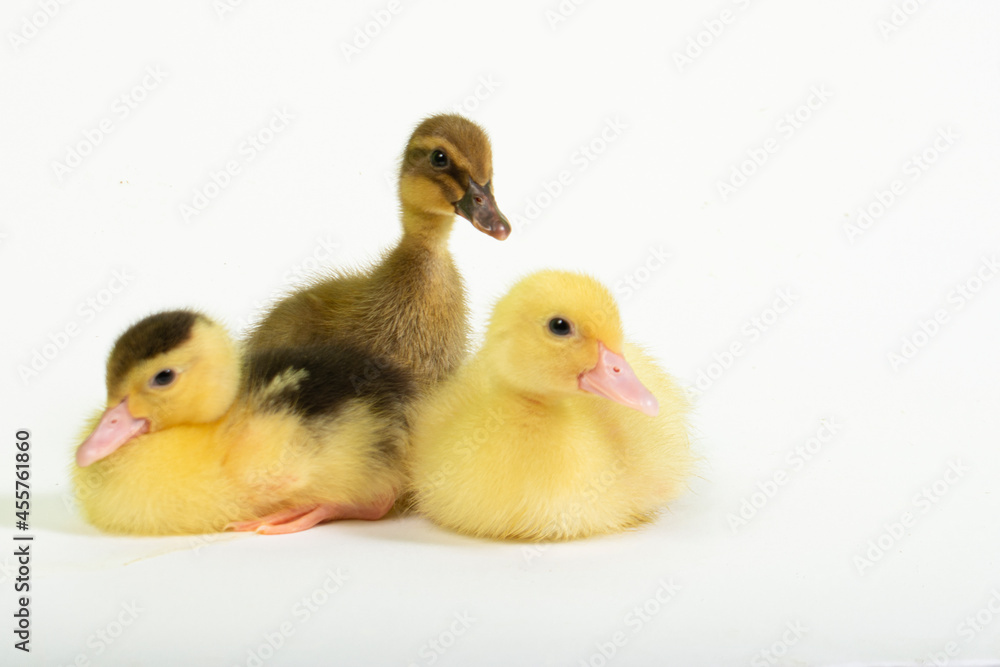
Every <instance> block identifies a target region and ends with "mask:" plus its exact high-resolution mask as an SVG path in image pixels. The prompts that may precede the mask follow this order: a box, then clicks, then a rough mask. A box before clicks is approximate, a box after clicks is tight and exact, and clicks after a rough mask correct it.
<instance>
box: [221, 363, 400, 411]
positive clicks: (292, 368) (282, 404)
mask: <svg viewBox="0 0 1000 667" xmlns="http://www.w3.org/2000/svg"><path fill="white" fill-rule="evenodd" d="M243 371H244V372H243V380H242V382H243V386H242V388H241V393H242V394H243V396H244V397H245V398H247V399H249V400H251V401H253V402H255V403H256V402H257V401H259V400H260V397H261V394H262V392H263V391H264V390H265V389H266V388H267V387H268V386H269V385H270V384H271V383H272V382H273V381H274V380H275V379H276V378H279V377H281V376H282V375H284V374H286V373H296V374H297V375H299V376H301V377H300V379H299V381H298V382H296V383H292V384H290V385H289V386H288V387H285V388H283V389H281V390H280V391H279V392H277V393H276V394H275V395H273V396H270V397H268V401H267V402H266V403H265V404H264V405H262V406H260V407H261V408H263V409H271V410H290V411H292V412H294V413H296V414H299V415H302V416H304V417H307V418H310V417H318V416H331V415H334V414H336V412H337V411H338V410H339V409H340V408H341V407H343V405H344V403H345V402H347V401H348V400H350V399H352V398H361V399H364V400H365V401H366V402H367V403H368V404H369V405H371V406H372V408H373V410H374V411H375V412H378V413H388V412H392V411H398V410H399V409H400V407H401V406H402V404H403V403H404V402H405V401H406V400H407V399H408V398H409V397H410V396H412V394H413V391H414V387H413V382H412V380H411V378H410V374H409V373H408V372H406V371H404V370H403V369H401V368H399V367H397V366H395V365H394V364H392V363H391V362H389V361H387V360H384V359H380V358H377V357H374V356H372V355H371V354H368V353H366V352H363V351H361V350H358V349H354V348H351V347H346V346H345V347H340V346H337V347H334V346H329V345H304V346H297V347H280V348H270V349H262V350H254V351H251V352H250V353H249V356H248V357H247V359H246V360H245V361H244V369H243ZM302 371H304V373H303V372H302Z"/></svg>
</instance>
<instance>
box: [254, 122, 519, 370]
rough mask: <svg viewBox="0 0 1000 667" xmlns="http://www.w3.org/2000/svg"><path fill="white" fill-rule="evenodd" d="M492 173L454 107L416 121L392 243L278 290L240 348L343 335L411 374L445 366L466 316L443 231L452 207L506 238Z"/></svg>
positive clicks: (480, 135) (481, 138)
mask: <svg viewBox="0 0 1000 667" xmlns="http://www.w3.org/2000/svg"><path fill="white" fill-rule="evenodd" d="M492 181H493V158H492V151H491V148H490V142H489V139H488V138H487V136H486V133H485V132H484V131H483V130H482V128H480V127H479V126H478V125H476V124H475V123H473V122H471V121H469V120H467V119H465V118H463V117H461V116H456V115H438V116H432V117H430V118H428V119H426V120H424V121H423V122H422V123H420V125H419V126H417V128H416V130H415V131H414V132H413V135H412V136H411V137H410V140H409V143H408V144H407V146H406V149H405V150H404V151H403V156H402V164H401V166H400V170H399V200H400V205H401V209H402V213H401V217H402V223H403V237H402V239H400V241H399V243H398V245H396V247H395V248H393V249H392V250H390V251H389V252H387V253H386V254H385V255H384V256H383V258H382V260H381V261H380V262H379V263H378V264H376V265H375V266H372V267H371V268H369V269H367V270H365V271H361V272H358V273H348V272H339V273H337V274H335V275H333V276H331V277H328V278H323V279H319V280H316V281H315V282H313V283H312V284H311V285H309V286H307V287H304V288H302V289H300V290H298V291H296V292H294V293H293V294H291V295H290V296H288V297H286V298H285V299H284V300H283V301H281V302H280V303H278V304H277V305H276V306H275V307H274V309H273V310H272V311H271V312H270V313H269V314H268V315H267V316H266V317H265V318H264V320H262V321H261V322H260V323H259V324H258V325H257V327H256V328H255V329H254V330H253V331H252V332H251V334H250V337H249V340H248V345H249V347H250V348H252V349H263V348H267V347H277V346H288V345H308V344H326V343H329V342H331V341H335V342H346V343H350V344H353V345H356V346H358V347H361V348H364V349H366V350H370V351H371V352H373V353H374V354H375V355H377V356H378V357H384V358H386V359H389V360H390V361H392V362H394V363H395V364H397V365H399V366H400V367H403V368H406V369H409V370H411V371H412V372H413V373H414V377H415V379H416V380H417V381H418V382H420V383H433V382H437V381H438V380H440V379H442V378H444V377H445V376H447V375H448V374H450V373H451V372H452V371H453V370H454V369H455V368H457V367H458V365H459V363H460V362H461V360H462V358H463V357H464V355H465V352H466V340H467V335H468V324H467V307H466V303H465V292H464V287H463V284H462V278H461V276H460V275H459V273H458V270H457V269H456V267H455V263H454V261H453V259H452V257H451V253H450V252H449V250H448V237H449V234H450V233H451V228H452V224H453V223H454V220H455V215H456V214H457V215H460V216H462V217H463V218H466V219H467V220H469V221H470V222H472V224H473V225H474V226H475V227H476V228H477V229H479V230H480V231H482V232H484V233H486V234H489V235H490V236H492V237H493V238H496V239H499V240H503V239H505V238H507V236H508V235H509V234H510V224H509V223H508V222H507V219H506V218H505V217H504V216H503V215H502V214H501V213H500V211H499V209H498V208H497V205H496V201H495V200H494V198H493V186H492Z"/></svg>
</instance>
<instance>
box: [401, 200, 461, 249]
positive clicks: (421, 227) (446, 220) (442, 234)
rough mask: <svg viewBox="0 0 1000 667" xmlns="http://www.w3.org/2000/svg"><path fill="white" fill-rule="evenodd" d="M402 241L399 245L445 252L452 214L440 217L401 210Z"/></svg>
mask: <svg viewBox="0 0 1000 667" xmlns="http://www.w3.org/2000/svg"><path fill="white" fill-rule="evenodd" d="M402 218H403V239H402V241H401V242H400V245H404V244H405V245H410V246H421V247H424V248H428V249H433V250H439V249H443V250H445V251H447V248H448V238H449V236H451V228H452V225H454V224H455V216H454V214H449V215H440V214H437V213H427V212H426V211H416V210H413V209H411V208H403V213H402Z"/></svg>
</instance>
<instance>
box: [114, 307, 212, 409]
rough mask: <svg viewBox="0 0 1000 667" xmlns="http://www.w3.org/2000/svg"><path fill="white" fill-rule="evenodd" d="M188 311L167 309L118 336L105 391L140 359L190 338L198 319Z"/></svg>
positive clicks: (150, 356)
mask: <svg viewBox="0 0 1000 667" xmlns="http://www.w3.org/2000/svg"><path fill="white" fill-rule="evenodd" d="M200 317H203V316H202V315H199V314H198V313H195V312H192V311H190V310H170V311H167V312H163V313H156V314H155V315H150V316H149V317H147V318H145V319H142V320H139V321H138V322H136V323H135V324H133V325H132V326H131V327H129V328H128V329H127V330H126V331H125V333H123V334H122V335H121V336H119V337H118V340H117V341H115V346H114V348H112V350H111V356H110V357H109V358H108V375H107V383H108V393H111V391H112V389H114V388H115V387H116V386H117V385H118V383H120V382H121V381H122V380H123V379H124V378H125V375H126V374H128V372H129V371H130V370H131V369H132V368H133V367H134V366H135V365H136V364H137V363H139V362H140V361H145V360H146V359H152V358H153V357H155V356H158V355H161V354H163V353H164V352H169V351H170V350H173V349H174V348H176V347H177V346H179V345H181V344H183V343H185V342H187V340H188V339H189V338H191V330H192V328H193V327H194V323H195V322H196V321H197V320H198V318H200Z"/></svg>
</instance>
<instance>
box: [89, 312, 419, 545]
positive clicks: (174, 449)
mask: <svg viewBox="0 0 1000 667" xmlns="http://www.w3.org/2000/svg"><path fill="white" fill-rule="evenodd" d="M150 321H152V322H153V324H154V326H152V327H148V326H147V325H148V324H149V322H150ZM178 321H181V324H180V325H178V324H177V322H178ZM185 322H186V323H187V326H188V328H189V330H190V331H189V333H188V335H187V337H185V338H183V339H179V341H174V343H173V344H172V345H171V346H169V347H168V348H167V349H164V350H158V349H154V350H152V351H153V354H152V356H145V357H144V356H142V355H143V354H145V353H147V352H149V351H150V346H148V345H142V344H140V345H130V344H129V341H130V339H135V338H150V339H157V338H160V339H162V338H163V331H165V330H167V329H169V328H171V327H172V328H174V329H177V328H183V326H184V323H185ZM128 348H131V349H128ZM121 349H125V351H124V352H123V353H122V354H117V353H118V352H119V351H120V350H121ZM137 350H138V351H137ZM115 368H117V369H118V371H117V372H116V371H115V370H114V369H115ZM372 368H377V373H373V372H372V370H371V369H372ZM165 374H166V375H168V376H169V377H170V378H172V379H171V380H170V382H167V383H166V384H162V385H161V384H160V379H162V378H163V377H164V376H165ZM112 376H117V378H118V379H112ZM411 391H412V382H411V381H410V379H409V376H408V374H406V373H405V372H402V371H399V370H397V369H396V368H395V367H393V366H392V365H391V364H389V363H388V362H385V361H382V360H375V359H374V358H372V357H370V356H367V355H365V354H364V353H362V352H360V351H358V350H355V349H352V348H347V347H343V346H340V347H334V346H322V347H317V346H312V347H310V346H301V347H294V348H280V349H272V350H265V351H260V352H255V353H251V354H249V355H248V356H247V357H246V358H245V359H244V361H243V364H242V365H240V364H239V363H238V360H237V359H236V356H235V350H234V348H232V347H231V342H230V341H229V339H228V336H226V335H225V333H224V331H222V330H221V328H220V327H218V325H216V324H214V323H213V322H211V321H210V320H208V319H207V318H204V317H202V316H198V315H193V314H190V313H187V312H186V311H175V312H172V313H161V314H159V315H154V316H151V317H150V318H147V319H146V320H143V321H142V322H140V323H139V324H137V325H135V326H134V327H133V328H131V329H130V330H129V331H127V332H126V333H125V334H124V335H123V336H122V337H121V338H120V339H119V342H118V344H116V346H115V351H113V353H112V357H111V359H110V360H109V393H108V409H107V410H106V411H105V412H104V414H103V416H102V417H100V419H99V424H98V425H97V427H96V428H95V429H94V430H93V433H92V434H91V436H90V437H89V438H88V439H87V440H86V441H85V442H84V443H83V444H82V445H81V446H80V448H79V450H78V452H77V462H78V467H77V468H76V471H75V475H74V478H75V484H76V487H77V494H78V498H79V500H80V505H81V507H82V510H83V513H84V515H85V516H86V518H87V519H88V521H90V522H91V523H93V524H94V525H96V526H97V527H99V528H101V529H103V530H106V531H109V532H116V533H129V534H184V533H203V532H213V531H218V530H222V529H224V528H226V527H227V526H228V527H231V528H234V529H236V530H256V531H257V532H265V533H285V532H295V531H298V530H304V529H307V528H309V527H311V526H313V525H315V524H317V523H320V522H321V521H325V520H330V519H345V518H361V519H377V518H380V517H381V516H383V515H384V514H385V513H386V512H387V511H388V510H389V509H390V507H391V506H392V502H393V500H394V499H395V497H396V493H397V491H398V489H399V488H400V487H401V486H402V484H403V473H402V469H401V461H402V456H403V446H404V444H405V436H404V434H405V426H406V414H405V411H404V409H403V404H404V403H405V401H406V400H407V398H408V397H409V394H410V392H411ZM205 404H212V405H211V409H205V407H204V405H205Z"/></svg>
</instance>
